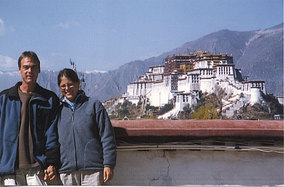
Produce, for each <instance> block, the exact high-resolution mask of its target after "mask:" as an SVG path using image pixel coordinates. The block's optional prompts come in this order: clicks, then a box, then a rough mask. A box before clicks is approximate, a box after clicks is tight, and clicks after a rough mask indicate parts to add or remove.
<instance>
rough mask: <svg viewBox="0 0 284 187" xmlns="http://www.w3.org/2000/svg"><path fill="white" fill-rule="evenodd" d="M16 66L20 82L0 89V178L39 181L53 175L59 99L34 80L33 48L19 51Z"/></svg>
mask: <svg viewBox="0 0 284 187" xmlns="http://www.w3.org/2000/svg"><path fill="white" fill-rule="evenodd" d="M18 67H19V73H20V74H21V76H22V82H18V83H17V84H16V85H15V86H13V87H11V88H9V89H7V90H4V91H2V92H1V93H0V175H1V178H2V179H1V180H2V181H1V182H2V183H3V184H4V185H43V184H45V181H47V182H49V181H52V180H54V179H55V178H56V170H55V169H56V168H55V166H56V164H57V163H58V151H59V150H58V147H59V146H58V142H57V132H56V124H57V115H56V114H57V109H58V107H59V99H58V97H57V96H56V94H55V93H53V92H51V91H49V90H46V89H44V88H42V87H41V86H39V85H38V84H37V82H36V81H37V77H38V74H39V73H40V61H39V59H38V57H37V55H36V54H35V53H34V52H32V51H25V52H23V53H22V55H21V56H20V57H19V60H18ZM1 182H0V183H1Z"/></svg>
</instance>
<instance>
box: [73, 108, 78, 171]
mask: <svg viewBox="0 0 284 187" xmlns="http://www.w3.org/2000/svg"><path fill="white" fill-rule="evenodd" d="M72 122H73V140H74V148H75V163H76V170H78V165H77V147H76V136H75V121H74V111H72Z"/></svg>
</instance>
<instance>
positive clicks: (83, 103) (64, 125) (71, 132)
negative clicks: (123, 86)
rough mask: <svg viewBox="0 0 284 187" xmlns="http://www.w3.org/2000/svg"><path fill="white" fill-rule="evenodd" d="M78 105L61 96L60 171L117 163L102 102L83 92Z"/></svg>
mask: <svg viewBox="0 0 284 187" xmlns="http://www.w3.org/2000/svg"><path fill="white" fill-rule="evenodd" d="M75 102H76V104H75V108H74V110H72V109H71V107H70V105H69V104H68V103H67V102H66V101H65V100H64V99H62V106H61V112H60V114H59V119H58V136H59V143H60V161H61V167H60V168H59V173H64V172H70V171H75V170H97V171H100V170H103V168H104V167H111V168H114V167H115V164H116V143H115V135H114V130H113V127H112V125H111V122H110V119H109V117H108V114H107V112H106V110H105V108H104V107H103V105H102V104H101V102H100V101H98V100H95V99H92V98H89V97H87V96H86V95H85V93H84V92H83V91H79V95H78V97H77V98H76V100H75Z"/></svg>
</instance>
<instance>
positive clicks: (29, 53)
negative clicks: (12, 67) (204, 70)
mask: <svg viewBox="0 0 284 187" xmlns="http://www.w3.org/2000/svg"><path fill="white" fill-rule="evenodd" d="M25 57H28V58H30V59H31V61H32V62H35V63H37V65H38V68H39V70H40V61H39V59H38V57H37V55H36V53H35V52H33V51H25V52H23V53H22V54H21V56H20V57H19V59H18V67H19V69H21V61H22V59H23V58H25Z"/></svg>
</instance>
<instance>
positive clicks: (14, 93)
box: [7, 81, 44, 98]
mask: <svg viewBox="0 0 284 187" xmlns="http://www.w3.org/2000/svg"><path fill="white" fill-rule="evenodd" d="M21 85H22V82H21V81H20V82H17V83H16V85H15V86H13V87H12V88H11V89H9V92H8V94H7V95H8V96H9V97H14V98H19V93H18V89H19V87H20V86H21ZM34 93H35V95H36V96H42V95H44V94H43V88H42V87H41V86H40V85H38V84H37V83H36V88H35V91H34Z"/></svg>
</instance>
